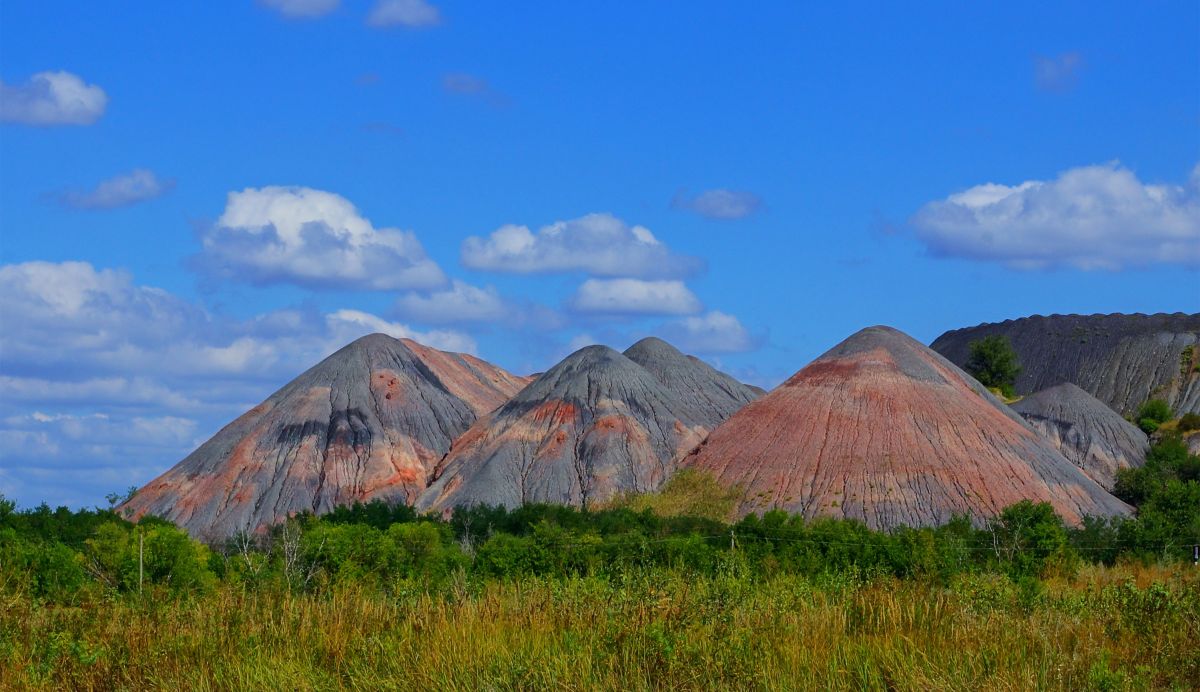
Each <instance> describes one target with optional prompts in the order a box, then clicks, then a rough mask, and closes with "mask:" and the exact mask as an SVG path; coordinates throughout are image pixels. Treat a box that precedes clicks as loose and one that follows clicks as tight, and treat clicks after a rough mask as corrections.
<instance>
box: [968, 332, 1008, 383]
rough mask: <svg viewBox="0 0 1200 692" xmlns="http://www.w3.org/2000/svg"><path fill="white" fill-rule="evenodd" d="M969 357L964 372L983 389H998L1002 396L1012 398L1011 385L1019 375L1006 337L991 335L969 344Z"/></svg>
mask: <svg viewBox="0 0 1200 692" xmlns="http://www.w3.org/2000/svg"><path fill="white" fill-rule="evenodd" d="M969 348H970V349H971V355H970V357H969V358H967V363H966V367H965V370H966V371H967V372H969V373H971V375H973V376H974V377H975V379H977V380H979V383H980V384H982V385H983V386H985V387H989V388H994V389H999V390H1000V391H1001V392H1002V393H1003V394H1004V396H1006V397H1012V396H1013V393H1014V392H1013V384H1014V383H1016V381H1017V375H1020V374H1021V364H1020V362H1019V361H1018V360H1017V352H1016V351H1014V350H1013V347H1012V344H1011V343H1009V341H1008V337H1006V336H1003V335H1000V334H993V335H992V336H987V337H984V338H982V339H979V340H978V341H972V342H971V344H970V347H969Z"/></svg>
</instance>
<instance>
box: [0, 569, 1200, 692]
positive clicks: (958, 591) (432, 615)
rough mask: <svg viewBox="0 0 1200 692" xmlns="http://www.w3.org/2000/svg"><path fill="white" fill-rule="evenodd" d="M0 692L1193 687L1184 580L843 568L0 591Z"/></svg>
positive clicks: (1099, 572) (1196, 636)
mask: <svg viewBox="0 0 1200 692" xmlns="http://www.w3.org/2000/svg"><path fill="white" fill-rule="evenodd" d="M0 609H2V611H0V686H3V687H4V688H7V689H137V690H141V689H171V690H218V689H221V690H223V689H300V690H308V689H312V690H327V689H329V690H332V689H352V690H358V689H362V690H371V689H417V690H478V689H567V690H597V689H598V690H639V689H764V690H768V689H769V690H786V689H822V690H825V689H831V690H839V689H847V690H848V689H900V690H942V689H946V690H1026V689H1063V690H1082V689H1164V688H1165V689H1170V688H1174V689H1191V688H1193V687H1194V686H1196V685H1198V684H1200V656H1197V642H1200V624H1198V623H1200V574H1197V573H1196V571H1194V570H1192V569H1191V568H1190V566H1187V567H1180V568H1176V569H1170V570H1168V569H1162V568H1159V569H1153V570H1146V569H1132V568H1118V569H1115V570H1113V569H1104V568H1093V567H1089V568H1086V569H1085V570H1083V571H1082V572H1081V573H1080V574H1079V575H1077V576H1076V577H1075V578H1074V579H1071V580H1057V581H1054V582H1050V583H1048V584H1044V585H1043V584H1041V583H1035V584H1032V585H1031V584H1023V585H1020V586H1018V585H1014V584H1013V583H1011V582H1010V581H1008V580H1007V579H1005V578H1003V577H999V576H992V575H989V576H971V577H964V578H962V579H960V580H958V581H956V582H955V583H953V584H951V585H950V586H948V587H947V586H938V585H932V584H924V583H920V582H915V581H897V580H892V579H889V580H882V581H878V580H877V581H866V582H862V581H860V580H857V579H853V578H849V577H830V578H827V579H819V580H809V579H803V578H796V577H791V576H778V577H774V578H771V579H769V580H766V581H754V580H752V579H750V578H749V577H747V576H744V575H726V576H719V577H699V576H695V575H689V574H683V573H678V572H668V571H653V572H646V573H639V574H633V575H627V576H624V577H616V578H608V579H599V578H576V579H524V580H520V581H515V582H511V583H502V582H495V581H491V582H471V581H469V580H467V579H465V578H462V577H460V578H458V579H454V580H451V581H449V582H447V583H446V584H444V585H440V586H438V587H435V588H424V587H420V586H418V585H415V584H406V583H397V584H395V585H393V588H391V589H390V590H389V591H388V592H386V593H385V592H383V591H380V590H377V589H371V590H363V589H356V588H354V587H353V586H343V587H340V588H337V589H334V590H330V591H328V592H326V593H321V594H290V593H286V592H259V593H256V592H254V591H243V590H240V589H238V588H236V587H233V586H229V585H226V586H222V587H219V588H218V589H217V590H215V591H212V592H210V593H208V594H204V595H200V596H195V597H191V598H188V599H182V600H169V599H165V598H161V597H156V596H151V597H146V598H142V599H138V598H134V597H113V598H110V599H105V600H99V601H96V602H90V603H87V604H86V605H85V606H83V607H78V608H57V609H55V608H41V607H37V606H35V605H33V604H31V603H30V602H28V601H27V600H26V599H24V598H22V597H21V596H20V595H19V594H0Z"/></svg>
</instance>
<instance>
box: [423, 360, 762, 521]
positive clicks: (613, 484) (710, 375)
mask: <svg viewBox="0 0 1200 692" xmlns="http://www.w3.org/2000/svg"><path fill="white" fill-rule="evenodd" d="M627 354H629V357H627V356H626V355H623V354H621V353H618V352H617V351H614V350H613V349H611V348H608V347H606V346H589V347H587V348H584V349H581V350H579V351H576V352H575V353H573V354H571V355H570V356H568V357H567V358H566V359H564V360H563V361H562V362H560V363H559V364H558V365H555V366H554V367H553V368H551V369H550V370H548V371H547V372H545V373H544V374H542V375H540V376H539V377H538V378H537V379H536V380H535V381H534V382H533V383H532V384H530V385H529V386H528V387H526V388H525V389H524V390H523V391H522V392H521V393H520V394H518V395H517V396H516V397H514V398H513V400H512V401H510V402H508V403H507V404H505V405H504V406H503V407H501V408H500V409H498V410H497V411H496V412H495V413H493V414H492V415H490V416H488V417H486V418H484V419H481V420H480V421H479V422H478V423H476V424H475V425H474V426H472V427H471V429H470V430H469V431H467V432H466V434H464V435H463V436H462V437H460V438H459V439H458V440H457V441H456V442H455V443H454V449H453V450H451V452H450V454H449V455H448V456H447V457H446V459H445V460H444V461H443V462H442V463H441V464H439V466H438V470H437V472H436V480H435V481H434V482H433V483H432V484H431V485H430V487H429V490H427V491H426V492H425V494H424V495H422V496H421V498H420V499H419V500H418V502H417V507H418V508H419V509H430V508H432V509H445V508H448V507H453V506H469V505H476V504H488V505H504V506H508V507H516V506H519V505H521V504H524V503H528V502H555V503H560V504H570V505H575V506H588V505H589V504H593V503H596V502H604V501H606V500H609V499H611V498H612V497H613V496H614V495H616V494H618V493H621V492H627V491H633V492H645V491H650V490H654V489H656V488H657V487H658V486H659V485H660V484H661V483H662V482H663V480H664V479H666V477H667V476H669V475H670V474H671V472H672V471H674V469H675V460H676V459H677V458H678V457H679V456H680V455H681V454H683V453H685V452H687V451H688V450H689V449H691V448H692V447H694V446H695V445H696V444H697V443H698V442H699V441H700V440H702V439H704V436H705V435H707V434H708V432H709V430H711V429H712V428H714V427H716V426H717V425H718V424H719V423H721V422H722V421H724V420H725V419H726V418H727V417H728V416H729V415H730V414H732V413H733V411H735V410H737V409H738V408H740V406H741V405H742V403H744V402H745V401H749V400H750V399H752V398H753V397H754V393H753V391H752V390H750V389H749V388H748V387H745V386H744V385H741V384H740V383H738V382H736V381H735V380H733V379H732V378H730V377H728V376H727V375H724V374H723V373H720V372H717V371H716V370H714V369H712V368H710V367H708V366H707V365H705V364H703V363H699V362H696V361H693V360H692V359H690V358H689V357H688V356H684V355H683V354H682V353H680V352H679V351H677V350H675V348H674V347H672V346H670V345H668V344H666V343H665V342H661V341H659V340H657V339H655V340H644V341H642V342H639V343H638V344H635V345H634V346H633V347H631V348H630V349H629V351H627ZM634 359H637V360H636V361H635V360H634ZM642 364H645V365H646V367H643V365H642Z"/></svg>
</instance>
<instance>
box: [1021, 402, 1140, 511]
mask: <svg viewBox="0 0 1200 692" xmlns="http://www.w3.org/2000/svg"><path fill="white" fill-rule="evenodd" d="M1012 409H1013V410H1014V411H1016V412H1017V413H1019V414H1021V417H1022V418H1024V419H1025V422H1026V423H1028V424H1029V425H1030V426H1032V427H1033V429H1034V430H1036V431H1037V432H1038V433H1040V434H1041V435H1042V437H1044V438H1046V439H1047V440H1049V441H1050V443H1051V444H1053V445H1054V446H1055V448H1057V449H1058V451H1060V452H1062V454H1063V456H1065V457H1066V458H1067V459H1069V460H1070V461H1071V462H1072V463H1074V464H1075V465H1076V466H1078V467H1079V468H1081V469H1083V472H1084V473H1086V474H1087V475H1088V476H1091V478H1092V480H1094V481H1096V482H1097V483H1099V484H1100V485H1102V486H1104V487H1105V488H1106V489H1108V490H1112V488H1113V485H1114V484H1115V483H1116V478H1117V471H1119V470H1121V469H1127V468H1132V467H1136V466H1141V465H1142V464H1144V463H1146V452H1147V451H1149V448H1150V441H1149V439H1148V438H1147V437H1146V435H1145V433H1143V432H1142V431H1141V430H1139V429H1138V428H1137V426H1135V425H1133V424H1132V423H1130V422H1129V421H1127V420H1125V419H1124V418H1122V417H1121V416H1119V415H1117V412H1116V411H1113V410H1112V409H1111V408H1109V407H1108V406H1106V405H1105V404H1104V402H1102V401H1100V400H1099V399H1097V398H1096V397H1094V396H1092V395H1091V394H1088V393H1087V392H1085V391H1083V390H1082V389H1080V388H1079V387H1076V386H1075V385H1073V384H1071V383H1069V382H1066V383H1063V384H1060V385H1056V386H1054V387H1050V388H1049V389H1043V390H1042V391H1040V392H1037V393H1036V394H1031V395H1029V396H1027V397H1025V398H1024V399H1021V400H1020V401H1018V402H1016V403H1015V404H1013V405H1012Z"/></svg>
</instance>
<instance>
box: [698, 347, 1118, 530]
mask: <svg viewBox="0 0 1200 692" xmlns="http://www.w3.org/2000/svg"><path fill="white" fill-rule="evenodd" d="M683 464H684V465H685V466H689V467H695V468H700V469H704V470H707V471H710V472H712V473H713V474H715V475H716V476H717V478H718V479H719V480H720V481H721V482H722V483H724V484H727V485H729V486H734V485H736V486H739V487H741V488H742V490H743V496H742V500H741V503H740V505H739V508H738V509H739V512H740V513H741V514H749V513H752V512H762V511H765V510H769V509H776V508H778V509H783V510H786V511H788V512H792V513H798V514H802V515H804V516H806V517H810V518H811V517H816V516H831V517H844V518H852V519H858V520H861V521H863V522H865V523H866V524H867V525H869V526H871V527H873V528H876V529H888V528H892V527H896V526H900V525H908V526H923V525H935V524H939V523H942V522H944V521H946V520H948V519H949V518H950V517H951V516H952V515H955V514H969V515H971V516H972V517H973V518H974V519H975V520H976V521H979V520H982V519H985V518H987V517H991V516H994V515H996V514H997V513H998V512H999V511H1000V510H1001V509H1003V508H1004V507H1006V506H1008V505H1010V504H1013V503H1015V502H1018V501H1020V500H1023V499H1030V500H1034V501H1043V500H1044V501H1048V502H1050V503H1051V504H1053V505H1054V508H1055V509H1056V510H1057V511H1058V513H1059V514H1060V515H1061V516H1063V517H1064V518H1065V519H1066V520H1067V521H1069V522H1072V523H1076V522H1079V521H1080V519H1081V518H1082V517H1084V516H1087V515H1091V516H1112V515H1123V514H1127V513H1128V512H1129V507H1128V506H1127V505H1125V504H1124V503H1122V502H1121V501H1119V500H1117V499H1116V498H1115V497H1113V496H1112V495H1109V494H1108V493H1107V492H1105V491H1104V489H1103V488H1101V487H1100V486H1099V485H1097V484H1096V483H1095V481H1093V480H1091V479H1090V478H1088V477H1087V476H1086V475H1084V474H1083V472H1082V471H1080V470H1079V469H1078V468H1076V467H1075V466H1074V465H1073V464H1072V463H1071V462H1069V461H1067V460H1066V459H1065V458H1064V457H1063V456H1062V455H1061V454H1059V453H1058V451H1056V450H1055V449H1053V447H1051V446H1050V445H1049V444H1048V443H1046V442H1044V441H1043V440H1042V439H1041V438H1040V437H1039V436H1038V435H1036V434H1035V433H1034V432H1033V431H1032V430H1030V429H1029V428H1028V427H1027V426H1026V425H1025V424H1024V423H1023V422H1021V420H1020V418H1019V417H1018V416H1016V414H1014V413H1012V412H1011V411H1009V410H1008V409H1007V407H1005V406H1004V405H1003V404H1001V403H1000V402H999V401H998V400H996V399H995V397H993V396H992V395H991V394H989V393H988V392H987V391H986V390H985V389H983V388H982V387H980V386H979V384H978V383H977V382H975V380H974V379H973V378H971V377H970V376H969V375H967V374H966V373H964V372H963V371H961V370H959V369H958V368H957V367H955V366H954V365H952V364H951V363H950V362H949V361H947V360H946V359H944V358H942V357H941V356H940V355H938V354H937V353H935V352H934V351H932V350H930V349H929V348H927V347H925V346H923V345H922V344H920V343H918V342H916V341H914V340H913V339H912V338H910V337H908V336H907V335H905V334H903V333H901V332H899V331H896V330H895V329H891V328H889V327H871V328H868V329H864V330H862V331H860V332H858V333H857V334H855V335H853V336H851V337H850V338H849V339H847V340H846V341H843V342H842V343H841V344H839V345H838V346H836V347H834V348H833V349H831V350H830V351H829V352H827V353H826V354H824V355H823V356H821V357H820V358H818V359H817V360H815V361H813V363H811V364H810V365H809V366H808V367H806V368H804V369H803V370H801V371H800V372H798V373H796V374H795V375H793V376H792V378H791V379H789V380H788V381H787V382H785V383H784V384H782V385H780V386H779V387H777V388H776V389H775V390H773V391H772V392H771V393H770V394H768V395H766V396H764V397H762V398H761V399H759V400H757V401H755V402H753V403H751V404H748V405H747V406H746V407H744V408H743V409H741V410H740V411H739V412H738V413H736V414H734V415H733V416H732V417H731V418H730V419H729V420H727V421H726V422H725V423H724V424H722V425H721V426H720V427H718V428H717V429H716V430H714V431H713V433H712V434H711V435H710V436H709V437H708V439H707V440H705V442H703V443H702V444H701V445H700V446H699V447H697V448H696V449H695V450H693V451H692V452H691V454H689V455H688V457H686V458H685V460H684V461H683Z"/></svg>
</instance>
